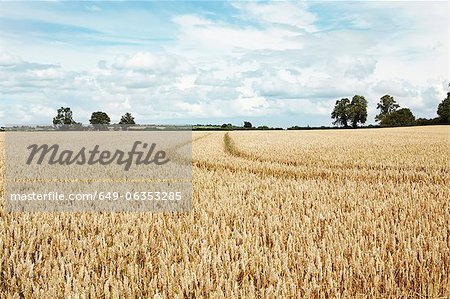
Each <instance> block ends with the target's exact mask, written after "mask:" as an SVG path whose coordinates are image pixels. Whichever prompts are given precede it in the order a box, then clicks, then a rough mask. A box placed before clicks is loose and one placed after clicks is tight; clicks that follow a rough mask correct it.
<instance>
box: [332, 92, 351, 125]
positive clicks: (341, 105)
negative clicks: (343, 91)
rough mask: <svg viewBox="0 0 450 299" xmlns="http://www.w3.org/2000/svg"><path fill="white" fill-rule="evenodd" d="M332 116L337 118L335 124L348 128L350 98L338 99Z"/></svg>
mask: <svg viewBox="0 0 450 299" xmlns="http://www.w3.org/2000/svg"><path fill="white" fill-rule="evenodd" d="M331 118H332V119H335V121H334V122H333V124H334V125H339V126H343V127H345V128H347V127H348V121H349V119H350V100H349V99H347V98H343V99H340V100H337V101H336V104H335V106H334V110H333V112H331Z"/></svg>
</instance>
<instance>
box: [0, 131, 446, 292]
mask: <svg viewBox="0 0 450 299" xmlns="http://www.w3.org/2000/svg"><path fill="white" fill-rule="evenodd" d="M0 136H1V137H0V147H2V148H3V147H4V135H0ZM192 147H193V166H194V167H193V189H194V194H193V210H192V211H191V212H189V213H154V214H152V213H6V212H5V211H4V199H2V202H1V205H0V254H1V257H2V260H1V264H0V265H1V266H0V297H2V298H3V297H16V298H20V297H25V298H29V297H32V296H33V297H55V298H56V297H58V298H59V297H75V298H77V297H81V298H88V297H108V298H109V297H115V298H118V297H145V298H150V297H151V298H201V297H213V298H236V297H248V298H254V297H263V298H288V297H305V298H310V297H315V298H330V297H344V298H355V297H356V298H358V297H360V298H365V297H373V298H380V297H421V296H423V297H431V298H438V297H448V296H449V294H450V278H449V276H450V239H449V234H450V231H449V230H450V201H449V198H450V188H449V183H450V161H449V155H450V126H432V127H408V128H390V129H364V130H327V131H273V132H265V131H245V132H244V131H231V132H217V131H216V132H209V131H208V132H194V133H193V143H192ZM4 159H5V157H4V156H2V157H1V158H0V169H1V173H4V169H3V167H4ZM2 182H3V178H2ZM0 190H1V192H2V193H1V196H2V197H3V186H2V185H1V187H0Z"/></svg>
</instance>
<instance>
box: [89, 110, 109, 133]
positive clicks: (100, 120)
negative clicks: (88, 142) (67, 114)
mask: <svg viewBox="0 0 450 299" xmlns="http://www.w3.org/2000/svg"><path fill="white" fill-rule="evenodd" d="M89 122H90V123H91V125H93V126H94V128H96V129H99V130H104V129H106V126H107V125H109V123H110V122H111V119H110V118H109V116H108V114H106V113H105V112H102V111H97V112H93V113H92V115H91V119H90V120H89Z"/></svg>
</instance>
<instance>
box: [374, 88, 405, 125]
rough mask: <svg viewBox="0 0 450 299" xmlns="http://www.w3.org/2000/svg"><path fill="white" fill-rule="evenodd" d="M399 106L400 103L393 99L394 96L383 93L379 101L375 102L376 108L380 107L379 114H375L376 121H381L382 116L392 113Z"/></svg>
mask: <svg viewBox="0 0 450 299" xmlns="http://www.w3.org/2000/svg"><path fill="white" fill-rule="evenodd" d="M398 108H400V105H398V104H397V102H396V101H395V100H394V97H392V96H390V95H388V94H387V95H384V96H382V97H381V99H380V102H379V103H378V104H377V109H380V114H378V115H377V116H375V120H376V121H377V122H381V120H382V119H383V117H384V116H386V115H388V114H389V113H392V112H394V111H396V110H397V109H398Z"/></svg>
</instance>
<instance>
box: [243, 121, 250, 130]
mask: <svg viewBox="0 0 450 299" xmlns="http://www.w3.org/2000/svg"><path fill="white" fill-rule="evenodd" d="M244 128H247V129H250V128H252V123H251V122H249V121H244Z"/></svg>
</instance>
